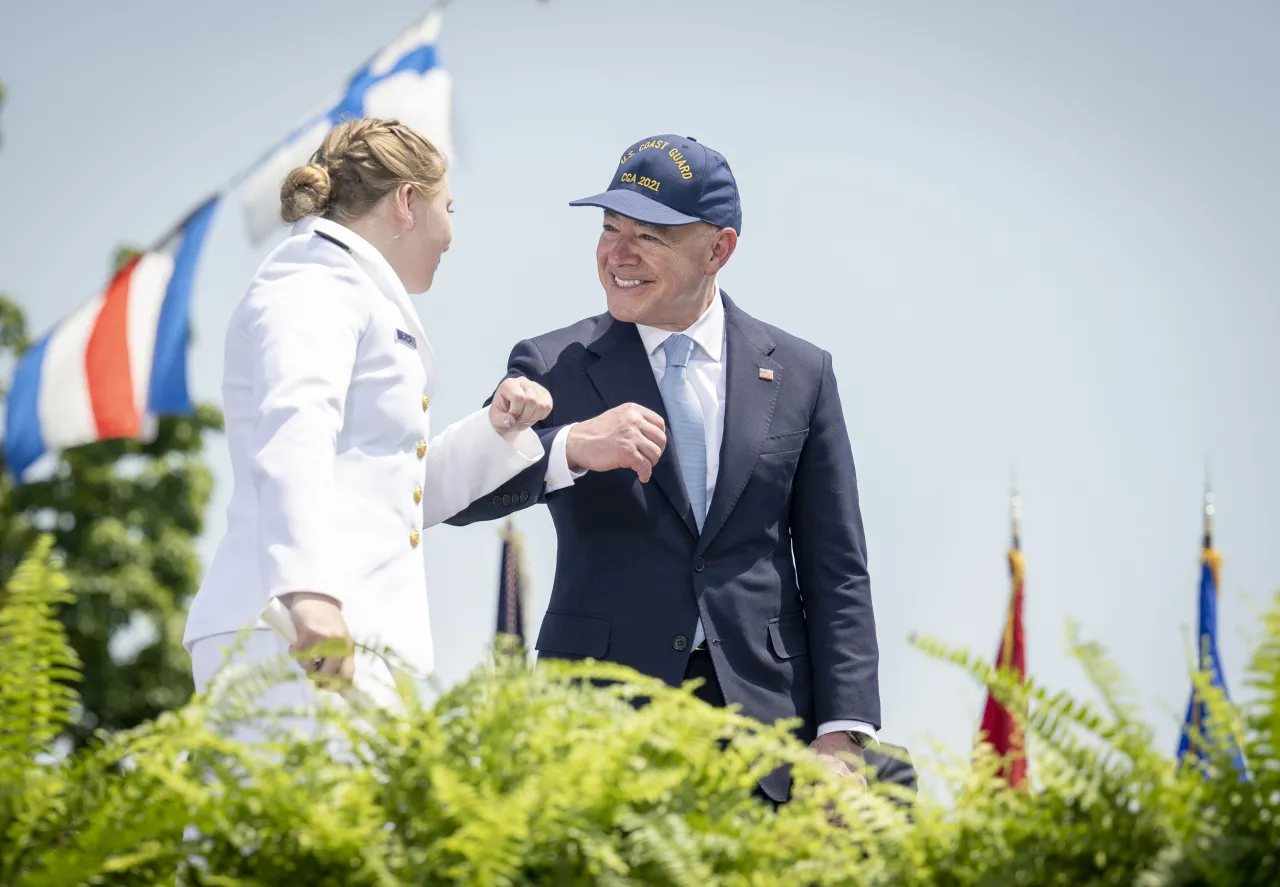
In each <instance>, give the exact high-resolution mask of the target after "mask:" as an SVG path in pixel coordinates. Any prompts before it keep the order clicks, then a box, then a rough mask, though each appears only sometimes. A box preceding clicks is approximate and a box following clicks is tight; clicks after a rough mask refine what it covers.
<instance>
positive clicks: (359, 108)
mask: <svg viewBox="0 0 1280 887" xmlns="http://www.w3.org/2000/svg"><path fill="white" fill-rule="evenodd" d="M444 5H445V4H444V3H438V4H436V5H435V6H433V7H432V8H431V10H430V11H428V12H427V14H426V15H425V16H423V17H422V18H421V19H419V20H418V21H417V22H416V23H415V24H414V25H413V26H412V27H410V28H408V29H407V30H405V31H404V32H403V33H401V34H400V35H399V36H397V37H396V38H395V39H394V40H392V41H391V42H390V43H388V44H387V45H386V46H384V47H383V48H382V49H380V50H379V51H378V52H377V53H376V54H374V56H373V57H372V58H370V59H369V60H368V61H367V62H366V63H365V64H363V65H361V66H360V68H359V69H358V70H357V71H356V72H355V73H353V74H352V75H351V76H350V77H349V78H347V82H346V83H345V84H344V85H343V87H342V88H341V89H339V90H338V91H336V92H335V93H333V94H331V95H330V96H329V97H328V98H327V99H326V100H325V101H324V102H322V103H321V105H320V107H319V108H317V109H316V110H315V111H314V112H312V113H311V114H308V115H307V116H306V118H305V119H304V120H303V121H302V122H301V123H300V124H299V125H298V126H296V127H294V129H293V131H292V132H290V133H289V135H288V136H286V137H285V138H284V139H283V140H282V141H281V142H280V143H278V144H277V145H276V146H275V147H274V148H272V149H271V150H270V151H268V152H267V153H266V155H265V156H264V157H263V158H262V159H261V160H259V161H258V163H257V164H256V165H255V166H254V167H252V169H251V170H250V172H249V174H248V176H247V178H246V180H245V187H244V213H245V223H246V226H247V228H248V233H249V239H250V241H251V242H252V243H253V244H254V245H255V246H257V245H259V244H261V243H262V242H263V241H265V240H266V239H267V237H268V236H270V235H271V234H272V232H273V231H275V230H277V228H278V227H279V226H280V225H281V220H280V185H281V183H283V182H284V178H285V176H286V175H288V174H289V171H290V170H291V169H293V168H294V167H295V166H301V165H302V164H304V163H306V162H307V161H308V160H310V158H311V155H312V154H314V153H315V151H316V149H317V148H319V147H320V143H321V142H323V141H324V137H325V135H326V134H328V132H329V130H331V129H332V128H333V127H334V126H335V125H337V124H339V123H342V122H343V121H346V120H354V119H358V118H361V117H383V118H392V119H396V120H399V121H400V122H401V123H403V124H405V125H406V126H408V127H409V128H410V129H413V130H414V131H416V132H418V133H419V134H420V135H422V136H424V137H425V138H427V139H428V140H429V141H430V142H431V143H432V144H433V145H435V146H436V147H437V148H438V149H440V151H441V152H442V153H443V154H444V155H445V156H446V157H449V156H451V155H452V153H453V148H452V135H451V131H450V112H451V107H450V102H451V97H452V92H453V81H452V78H451V77H450V75H449V73H448V72H447V71H445V70H444V68H442V67H440V62H439V58H438V57H437V54H436V43H437V41H438V40H439V38H440V26H441V22H442V17H443V13H444Z"/></svg>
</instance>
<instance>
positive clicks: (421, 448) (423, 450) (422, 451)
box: [418, 440, 427, 459]
mask: <svg viewBox="0 0 1280 887" xmlns="http://www.w3.org/2000/svg"><path fill="white" fill-rule="evenodd" d="M426 454H427V442H426V441H425V440H420V441H418V458H419V459H421V458H422V457H423V456H425V455H426Z"/></svg>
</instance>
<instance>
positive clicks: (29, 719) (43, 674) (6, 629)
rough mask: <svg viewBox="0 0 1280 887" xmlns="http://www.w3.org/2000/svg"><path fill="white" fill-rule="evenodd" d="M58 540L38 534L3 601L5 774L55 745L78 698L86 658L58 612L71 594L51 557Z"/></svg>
mask: <svg viewBox="0 0 1280 887" xmlns="http://www.w3.org/2000/svg"><path fill="white" fill-rule="evenodd" d="M52 545H53V541H52V539H51V538H50V537H48V536H42V537H40V538H39V539H38V541H37V542H36V544H35V547H34V548H32V550H31V551H30V552H29V553H28V554H27V556H26V557H25V558H23V560H22V563H21V564H20V565H19V567H18V569H17V571H16V572H15V573H14V575H13V578H12V579H11V580H10V582H9V586H8V588H7V589H6V594H5V600H4V606H2V607H0V650H3V651H4V655H3V656H0V779H5V778H8V777H11V776H12V775H13V774H14V773H15V772H20V771H22V770H25V769H26V768H28V767H30V766H31V761H32V759H33V758H35V757H36V756H37V755H38V754H41V753H47V752H49V751H52V743H53V740H54V739H55V738H56V737H57V736H58V735H59V734H60V733H61V732H62V730H63V729H64V728H65V727H66V726H67V725H68V724H70V723H71V722H72V720H73V718H74V713H75V709H76V705H77V701H78V700H77V697H76V693H75V690H74V689H73V687H72V684H73V682H74V681H75V680H76V679H77V678H78V677H79V668H80V661H79V659H78V657H77V656H76V654H75V651H74V650H73V649H71V646H70V644H69V643H68V641H67V634H66V631H65V630H64V629H63V627H62V623H61V622H59V621H58V618H57V610H58V607H59V606H60V605H62V604H65V603H68V602H69V601H70V600H71V595H70V593H69V592H68V591H67V581H66V579H65V577H63V575H62V574H61V572H60V571H59V570H58V568H57V566H56V565H55V564H54V563H53V561H52V559H51V557H50V551H51V549H52Z"/></svg>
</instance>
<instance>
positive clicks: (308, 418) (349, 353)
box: [241, 275, 368, 603]
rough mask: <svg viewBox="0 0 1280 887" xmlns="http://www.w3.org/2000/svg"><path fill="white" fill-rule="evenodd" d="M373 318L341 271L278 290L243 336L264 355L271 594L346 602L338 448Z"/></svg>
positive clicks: (264, 482) (263, 551)
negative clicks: (339, 528) (339, 518)
mask: <svg viewBox="0 0 1280 887" xmlns="http://www.w3.org/2000/svg"><path fill="white" fill-rule="evenodd" d="M367 324H368V313H367V310H366V307H365V305H364V303H363V294H362V292H361V290H360V288H359V286H358V285H356V284H354V283H353V282H351V281H348V280H343V279H342V278H341V277H337V276H324V275H315V276H312V277H309V278H308V279H307V280H306V281H302V280H300V281H299V282H298V283H297V285H293V286H279V287H276V288H275V289H273V291H272V292H271V293H270V296H269V297H264V298H261V299H259V300H258V301H256V302H254V303H251V304H250V305H249V306H248V313H247V316H246V318H245V322H244V325H243V326H242V327H241V332H242V333H243V334H244V335H246V336H248V338H249V340H250V343H251V345H252V348H253V353H254V354H255V355H256V362H255V364H254V367H253V395H254V397H253V399H254V401H255V404H256V407H257V412H258V421H257V426H256V428H255V431H254V439H253V451H252V453H251V473H252V476H253V479H254V485H255V488H256V491H257V496H258V528H257V530H258V560H259V565H260V569H261V572H262V579H263V586H264V588H265V591H266V593H267V598H268V599H269V598H271V597H275V596H278V595H281V594H285V593H288V592H291V591H312V592H318V593H321V594H327V595H329V596H331V597H333V598H335V599H337V600H338V601H342V600H343V598H344V596H345V595H346V594H347V591H348V585H347V582H346V581H345V579H344V575H343V570H342V557H341V555H342V551H343V548H344V543H343V542H342V540H341V539H339V538H337V537H336V536H335V530H334V527H335V526H336V521H335V516H336V514H337V483H336V479H335V476H334V470H335V454H336V444H337V439H338V432H339V430H340V429H341V428H342V423H343V415H344V408H345V403H346V399H347V389H348V388H349V386H350V384H351V377H352V372H353V368H354V366H355V360H356V351H357V349H358V347H359V343H360V337H361V336H362V334H363V332H364V330H365V328H366V327H367ZM264 603H265V601H264Z"/></svg>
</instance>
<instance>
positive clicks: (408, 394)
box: [184, 119, 551, 709]
mask: <svg viewBox="0 0 1280 887" xmlns="http://www.w3.org/2000/svg"><path fill="white" fill-rule="evenodd" d="M280 201H281V215H282V216H283V218H284V220H285V221H286V222H291V223H295V224H294V227H293V231H292V234H291V236H290V237H289V238H288V239H286V240H285V241H284V243H283V244H281V245H280V246H279V247H278V248H277V249H275V250H274V251H273V252H272V253H271V254H270V255H269V256H268V257H267V258H266V260H265V261H264V263H263V264H262V267H261V268H260V269H259V270H258V273H257V275H256V276H255V277H254V279H253V281H252V282H251V283H250V285H249V289H248V292H247V293H246V294H245V296H244V298H243V299H242V301H241V302H240V304H239V305H238V306H237V307H236V309H235V311H234V313H233V314H232V317H231V322H230V325H229V328H228V330H227V337H226V350H225V368H224V378H223V387H222V395H223V403H224V413H225V417H226V434H227V444H228V446H229V447H230V450H231V465H232V475H233V484H234V486H233V490H232V495H231V502H230V505H229V506H228V509H227V532H226V536H225V537H224V538H223V539H222V541H221V544H220V545H219V547H218V549H217V552H216V554H215V555H214V558H213V561H212V563H211V564H210V567H209V571H208V574H207V575H206V577H205V579H204V582H203V584H202V585H201V587H200V590H199V592H198V593H197V594H196V597H195V599H194V601H193V602H192V605H191V609H190V612H189V614H188V619H187V626H186V632H185V637H184V644H185V645H186V647H187V649H188V651H189V652H190V654H191V658H192V671H193V676H194V679H195V684H196V690H197V691H198V692H203V691H204V690H206V689H207V688H208V686H209V683H210V681H211V679H212V678H213V676H214V675H215V673H216V672H217V671H218V670H219V669H221V668H223V667H225V666H226V665H227V664H229V663H234V662H237V661H242V662H251V661H256V660H261V659H265V658H269V657H283V656H284V655H285V654H286V653H287V652H289V651H290V650H291V649H292V650H296V651H302V650H307V649H309V648H312V647H314V646H316V645H317V644H321V643H322V642H327V643H328V645H329V646H334V645H337V646H339V647H341V648H342V649H345V650H347V651H348V653H347V654H346V655H333V656H328V657H315V658H310V659H307V660H305V665H304V666H303V667H304V668H305V670H306V671H307V672H308V673H309V674H310V676H311V677H312V678H313V679H314V681H317V682H319V684H320V685H321V686H322V687H326V688H332V687H334V686H337V685H339V684H340V683H341V682H342V681H344V680H351V679H353V678H354V681H355V684H356V686H357V687H361V688H362V689H363V690H364V691H365V692H366V693H367V694H369V695H372V696H374V697H375V698H379V699H382V700H384V701H388V702H391V703H392V704H394V702H393V700H391V698H390V697H388V696H386V693H387V692H393V691H394V685H396V684H399V683H401V682H402V679H403V678H404V677H405V676H409V677H424V676H426V675H427V674H429V673H430V672H431V670H432V667H433V655H432V644H431V621H430V616H429V613H428V607H427V591H426V574H425V564H424V559H423V555H422V550H421V548H420V547H419V545H420V543H421V538H422V537H421V533H422V530H423V529H424V528H426V527H429V526H432V525H433V524H437V523H439V522H441V521H443V520H444V519H445V518H448V517H450V516H452V515H453V514H455V513H457V512H458V511H461V510H462V509H463V508H464V507H466V506H467V505H469V504H470V503H472V502H474V501H475V500H476V499H478V498H480V497H481V496H483V495H485V494H487V493H489V492H491V491H492V490H493V489H495V488H497V487H498V486H500V485H501V484H503V483H505V482H506V481H507V480H509V479H510V478H512V477H513V476H514V475H515V474H517V473H518V472H519V471H521V470H522V469H524V468H527V467H528V466H530V465H532V464H534V463H535V462H537V461H538V460H539V459H540V458H541V457H542V454H543V450H542V444H541V443H540V441H539V440H538V437H537V435H536V434H534V433H533V431H532V430H530V428H529V426H530V425H532V424H533V423H534V422H537V421H538V420H539V419H542V418H543V417H545V416H546V415H547V413H548V412H549V411H550V407H551V398H550V395H549V394H548V393H547V392H546V391H545V390H544V389H543V388H541V387H540V386H538V385H536V384H535V383H532V382H529V381H527V380H520V379H506V380H505V381H503V382H502V384H501V386H500V387H499V388H498V390H497V392H496V394H495V396H494V398H493V401H492V404H491V405H490V406H489V407H488V408H487V409H482V410H479V411H477V412H475V413H473V414H471V415H469V416H467V417H466V418H463V419H461V420H459V421H458V422H455V423H454V424H452V425H450V426H449V427H447V428H445V429H444V430H443V431H442V432H440V433H439V434H438V435H437V436H435V437H434V438H433V437H432V435H431V432H430V424H431V409H430V407H431V402H432V397H433V392H434V388H435V380H436V365H435V358H434V355H433V354H432V350H431V345H430V344H429V343H428V341H427V337H426V335H425V334H424V332H423V329H422V324H421V322H420V321H419V319H418V313H417V311H416V310H415V309H414V306H413V303H412V302H411V301H410V299H409V293H421V292H425V291H426V290H427V289H428V288H429V287H430V286H431V281H432V278H433V276H434V275H435V270H436V267H437V266H438V264H439V262H440V257H441V255H442V254H443V253H444V252H445V251H446V250H448V248H449V242H450V239H451V238H452V229H451V225H450V221H449V211H450V201H451V197H450V193H449V183H448V179H447V177H446V173H445V162H444V160H443V158H442V157H441V155H440V153H439V152H438V151H437V150H436V148H435V147H434V146H432V145H431V144H430V142H428V141H427V140H426V139H424V138H423V137H422V136H420V135H418V134H417V133H415V132H413V131H412V130H411V129H409V128H408V127H405V126H403V125H401V124H399V123H397V122H395V121H386V120H372V119H365V120H357V121H353V122H350V123H344V124H342V125H340V126H338V127H336V128H335V129H334V130H333V131H332V132H331V133H330V134H329V135H328V137H327V138H326V139H325V141H324V144H323V145H322V146H321V147H320V149H319V150H318V151H317V152H316V154H315V155H314V156H313V158H312V161H311V162H310V163H308V164H307V165H306V166H301V167H298V168H297V169H295V170H293V171H292V172H291V173H290V174H289V176H288V177H287V178H286V179H285V182H284V185H283V186H282V188H281V192H280ZM272 598H279V599H280V600H281V602H283V603H284V604H285V605H286V606H287V608H288V611H289V614H290V616H291V618H292V621H293V626H294V629H295V631H296V634H297V641H296V643H295V644H294V645H293V647H290V645H289V644H287V643H286V642H285V641H283V640H281V639H280V638H279V637H278V636H277V635H276V634H275V633H274V632H273V631H272V630H271V629H269V628H268V627H267V626H266V625H265V624H264V623H263V622H261V621H260V620H259V618H258V616H259V613H260V612H261V611H262V610H263V607H264V606H265V605H266V604H267V603H268V602H269V601H270V600H271V599H272ZM246 629H247V630H248V631H247V632H246V631H245V630H246ZM352 642H354V643H355V644H358V645H362V646H364V645H367V646H370V647H373V648H376V649H381V650H385V651H387V652H389V653H390V654H393V655H392V656H390V657H382V656H371V655H368V654H366V653H355V652H354V647H353V646H352ZM237 645H238V646H237ZM323 696H324V697H325V698H326V699H333V698H334V696H333V694H328V693H325V694H323ZM317 698H319V697H318V695H317V694H316V693H315V692H314V689H313V687H312V685H311V684H309V683H308V682H306V681H292V682H287V683H284V684H280V685H278V686H277V687H276V688H275V689H273V690H272V691H271V693H270V694H269V695H268V697H267V698H266V699H265V700H263V703H264V705H265V706H266V707H267V708H269V709H276V708H283V707H290V708H292V707H295V706H297V705H299V704H305V703H306V702H308V701H315V700H316V699H317Z"/></svg>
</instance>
